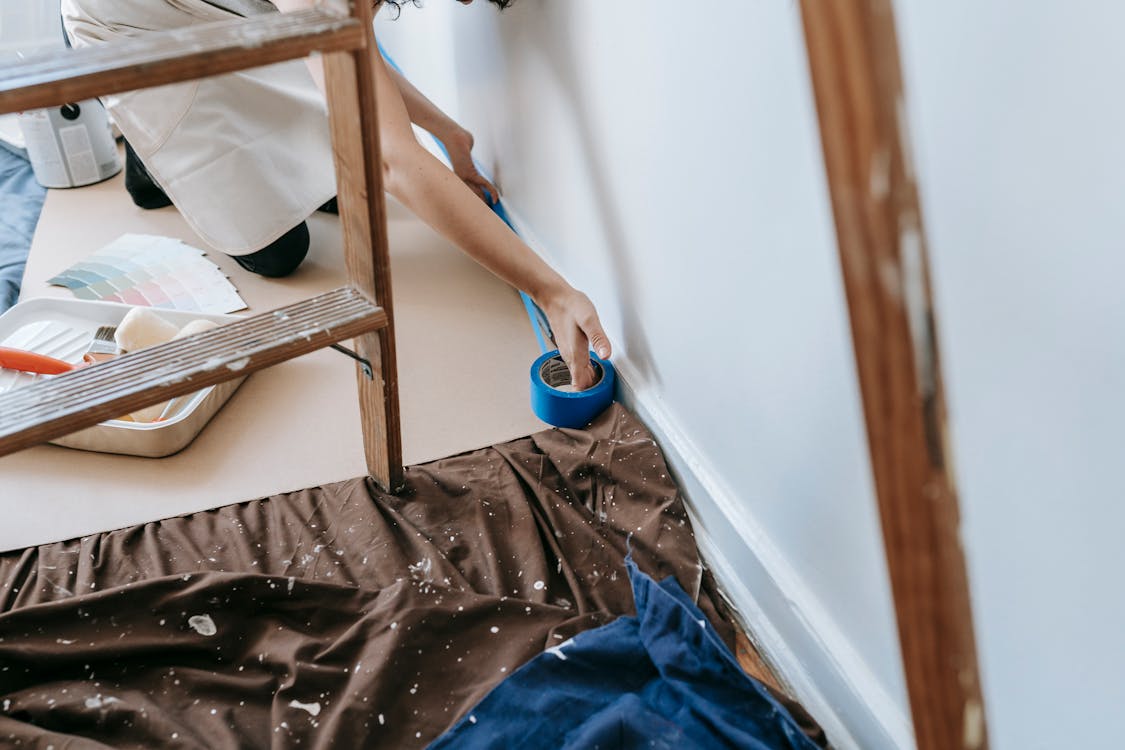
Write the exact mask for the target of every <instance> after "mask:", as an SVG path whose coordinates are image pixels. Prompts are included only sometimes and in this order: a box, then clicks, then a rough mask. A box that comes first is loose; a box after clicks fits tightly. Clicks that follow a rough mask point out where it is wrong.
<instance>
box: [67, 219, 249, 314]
mask: <svg viewBox="0 0 1125 750" xmlns="http://www.w3.org/2000/svg"><path fill="white" fill-rule="evenodd" d="M203 255H204V253H203V251H202V250H200V249H199V248H195V247H192V246H191V245H185V244H184V243H183V242H180V241H179V240H177V239H173V238H171V237H158V236H156V235H151V234H126V235H122V236H121V237H118V238H117V239H116V240H114V241H113V242H111V243H109V244H108V245H106V246H105V247H103V248H102V249H101V250H99V251H97V252H96V253H94V254H93V255H91V256H90V257H88V258H86V259H85V260H83V261H79V262H78V263H75V264H74V265H73V266H71V267H70V268H68V269H66V270H65V271H63V272H62V273H60V274H58V275H57V276H55V277H53V278H51V279H48V281H47V283H48V284H54V285H56V286H64V287H66V288H67V289H69V290H70V291H72V292H74V296H75V297H77V298H78V299H87V300H106V301H109V302H124V303H125V304H128V305H143V306H146V307H162V308H165V309H169V310H187V311H191V312H205V313H232V312H235V311H237V310H245V309H246V303H245V302H244V301H243V300H242V297H240V296H239V295H238V290H237V289H235V288H234V285H233V284H231V282H230V279H228V278H227V277H226V275H225V274H224V273H223V272H222V271H221V270H219V267H218V266H216V265H215V264H214V263H212V262H211V261H209V260H207V259H206V258H204V257H203Z"/></svg>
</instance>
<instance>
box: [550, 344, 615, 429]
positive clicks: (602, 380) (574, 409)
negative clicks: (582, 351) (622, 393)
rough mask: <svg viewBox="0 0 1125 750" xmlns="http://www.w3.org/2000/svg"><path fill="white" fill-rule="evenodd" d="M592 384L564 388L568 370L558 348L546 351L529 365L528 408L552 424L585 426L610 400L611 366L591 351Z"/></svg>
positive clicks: (612, 383) (613, 374)
mask: <svg viewBox="0 0 1125 750" xmlns="http://www.w3.org/2000/svg"><path fill="white" fill-rule="evenodd" d="M590 366H591V367H593V368H594V375H595V382H594V385H592V386H591V387H589V388H587V389H586V390H584V391H570V390H563V388H564V387H565V386H568V385H570V382H571V380H570V369H569V368H568V367H567V366H566V363H565V362H564V361H563V359H562V357H561V356H560V355H559V352H558V350H555V351H551V352H547V353H545V354H543V355H542V356H540V357H539V358H538V359H536V360H535V362H534V363H532V365H531V409H532V411H534V412H535V416H537V417H539V418H540V419H542V420H543V421H544V422H546V423H547V424H551V425H554V426H555V427H568V428H580V427H585V426H586V425H587V424H588V423H589V422H590V420H592V419H593V418H594V417H596V416H597V415H598V414H600V413H601V412H602V411H603V410H605V408H606V407H608V406H609V405H610V404H611V403H613V387H614V381H615V373H614V370H613V365H612V364H611V363H610V362H608V361H607V360H603V359H599V358H598V357H597V355H595V354H594V353H593V352H591V353H590Z"/></svg>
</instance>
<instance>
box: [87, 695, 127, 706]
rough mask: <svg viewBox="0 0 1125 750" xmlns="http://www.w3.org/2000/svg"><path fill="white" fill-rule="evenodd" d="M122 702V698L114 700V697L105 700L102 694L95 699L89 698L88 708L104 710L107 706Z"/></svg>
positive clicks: (108, 696) (109, 696)
mask: <svg viewBox="0 0 1125 750" xmlns="http://www.w3.org/2000/svg"><path fill="white" fill-rule="evenodd" d="M120 702H121V699H120V698H114V697H113V696H112V695H107V696H106V697H104V698H103V697H102V694H101V693H98V694H97V695H95V696H94V697H93V698H87V699H86V708H104V707H105V706H108V705H110V704H111V703H120Z"/></svg>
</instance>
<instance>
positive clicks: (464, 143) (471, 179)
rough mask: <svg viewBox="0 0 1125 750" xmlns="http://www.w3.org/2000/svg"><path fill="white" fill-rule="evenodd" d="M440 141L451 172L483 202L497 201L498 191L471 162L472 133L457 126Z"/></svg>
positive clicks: (498, 198) (498, 197)
mask: <svg viewBox="0 0 1125 750" xmlns="http://www.w3.org/2000/svg"><path fill="white" fill-rule="evenodd" d="M441 142H442V144H443V145H444V146H445V150H446V152H447V153H448V154H449V164H450V166H451V167H453V173H454V174H456V175H457V176H458V177H460V178H461V180H462V181H463V182H464V183H465V184H466V185H468V186H469V188H470V189H471V190H472V191H473V192H474V193H476V194H477V195H479V196H480V199H481V200H482V201H484V202H485V203H496V202H497V201H499V200H500V191H499V190H497V189H496V186H495V185H493V184H492V183H491V182H489V181H488V179H487V178H485V176H484V175H482V174H481V173H480V172H479V171H478V170H477V165H476V164H474V163H473V134H472V133H470V132H469V131H468V130H465V129H464V128H458V129H457V130H456V131H454V132H453V133H450V134H447V135H446V136H445V137H444V138H442V139H441ZM486 191H487V192H486Z"/></svg>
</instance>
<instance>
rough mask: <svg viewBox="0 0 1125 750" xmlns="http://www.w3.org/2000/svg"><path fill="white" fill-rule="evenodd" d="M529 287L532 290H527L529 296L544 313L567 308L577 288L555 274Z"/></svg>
mask: <svg viewBox="0 0 1125 750" xmlns="http://www.w3.org/2000/svg"><path fill="white" fill-rule="evenodd" d="M529 286H530V287H531V288H529V289H527V293H528V295H529V296H530V297H531V299H532V300H533V301H534V302H535V304H537V305H539V308H540V309H541V310H543V312H548V311H552V310H557V309H559V308H560V307H563V306H565V304H566V301H567V299H569V298H570V296H571V295H573V294H574V293H575V292H576V290H575V288H574V287H572V286H571V285H570V284H568V283H566V281H565V280H564V279H563V277H561V276H559V275H557V274H554V273H552V274H551V276H549V277H547V278H544V279H542V280H541V281H539V282H538V283H536V284H532V285H529Z"/></svg>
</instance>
